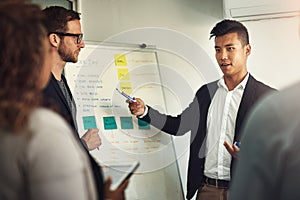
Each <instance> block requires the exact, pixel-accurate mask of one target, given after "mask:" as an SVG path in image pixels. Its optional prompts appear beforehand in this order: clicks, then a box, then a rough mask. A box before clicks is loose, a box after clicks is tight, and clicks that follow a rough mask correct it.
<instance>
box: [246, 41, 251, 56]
mask: <svg viewBox="0 0 300 200" xmlns="http://www.w3.org/2000/svg"><path fill="white" fill-rule="evenodd" d="M245 49H246V55H247V56H249V55H250V54H251V45H250V44H247V45H246V46H245Z"/></svg>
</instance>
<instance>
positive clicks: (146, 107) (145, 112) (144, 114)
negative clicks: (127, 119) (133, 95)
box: [137, 106, 149, 118]
mask: <svg viewBox="0 0 300 200" xmlns="http://www.w3.org/2000/svg"><path fill="white" fill-rule="evenodd" d="M148 110H149V109H148V106H145V111H144V113H143V114H142V115H139V116H137V117H138V118H143V117H145V116H146V115H147V114H148Z"/></svg>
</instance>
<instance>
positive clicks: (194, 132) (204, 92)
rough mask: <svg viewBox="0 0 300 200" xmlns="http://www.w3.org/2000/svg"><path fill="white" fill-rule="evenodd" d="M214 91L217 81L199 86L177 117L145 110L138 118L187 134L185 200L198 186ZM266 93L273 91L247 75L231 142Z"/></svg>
mask: <svg viewBox="0 0 300 200" xmlns="http://www.w3.org/2000/svg"><path fill="white" fill-rule="evenodd" d="M217 89H218V86H217V81H214V82H211V83H208V84H206V85H204V86H202V87H201V88H200V89H199V90H198V91H197V93H196V96H195V98H194V100H193V102H192V103H191V104H190V105H189V106H188V107H187V108H186V109H185V110H184V111H183V112H182V113H181V114H180V115H177V116H175V117H173V116H170V115H165V114H161V113H159V112H158V111H156V110H154V109H153V108H151V107H149V110H148V114H147V115H146V116H145V117H143V118H142V120H144V121H146V122H148V123H150V124H151V125H153V126H155V127H156V128H158V129H160V130H162V131H164V132H166V133H168V134H171V135H175V136H178V135H183V134H185V133H187V132H188V131H191V140H190V143H191V145H190V158H189V167H188V180H187V195H186V198H187V199H191V198H192V197H193V196H194V194H195V192H196V191H197V189H198V188H199V187H200V186H201V183H202V178H203V173H204V162H205V147H206V144H205V142H206V129H207V113H208V109H209V106H210V103H211V100H212V98H213V96H214V94H215V92H216V91H217ZM270 91H275V90H274V89H273V88H271V87H269V86H267V85H265V84H263V83H261V82H259V81H257V80H256V79H254V78H253V77H252V76H251V75H249V79H248V82H247V84H246V87H245V91H244V94H243V96H242V100H241V103H240V106H239V109H238V113H237V119H236V126H235V135H234V141H239V140H240V138H241V128H242V125H243V122H244V120H245V117H246V115H247V113H248V112H249V110H250V109H251V108H252V107H253V105H254V104H255V103H256V102H257V101H258V100H259V99H260V98H261V97H262V96H263V95H265V94H266V93H268V92H270ZM234 162H235V159H234V158H233V159H232V162H231V174H232V167H233V166H234Z"/></svg>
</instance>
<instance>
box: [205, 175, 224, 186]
mask: <svg viewBox="0 0 300 200" xmlns="http://www.w3.org/2000/svg"><path fill="white" fill-rule="evenodd" d="M203 183H205V184H208V185H213V186H215V187H217V188H229V184H230V181H225V180H220V179H213V178H208V177H206V176H204V177H203Z"/></svg>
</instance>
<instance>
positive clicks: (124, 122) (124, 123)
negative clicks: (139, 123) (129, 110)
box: [120, 117, 133, 129]
mask: <svg viewBox="0 0 300 200" xmlns="http://www.w3.org/2000/svg"><path fill="white" fill-rule="evenodd" d="M120 121H121V129H133V123H132V117H120Z"/></svg>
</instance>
